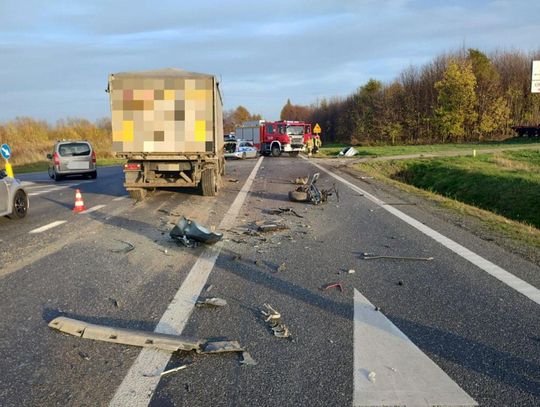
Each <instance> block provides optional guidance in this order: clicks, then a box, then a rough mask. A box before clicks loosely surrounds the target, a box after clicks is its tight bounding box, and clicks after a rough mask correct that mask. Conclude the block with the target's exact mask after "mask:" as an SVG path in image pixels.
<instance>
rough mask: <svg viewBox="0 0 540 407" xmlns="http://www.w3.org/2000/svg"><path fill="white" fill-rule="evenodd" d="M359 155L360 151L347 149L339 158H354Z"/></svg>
mask: <svg viewBox="0 0 540 407" xmlns="http://www.w3.org/2000/svg"><path fill="white" fill-rule="evenodd" d="M357 154H358V150H357V149H356V148H354V147H345V148H344V149H343V150H341V151H340V152H339V154H338V155H339V156H342V157H353V156H355V155H357Z"/></svg>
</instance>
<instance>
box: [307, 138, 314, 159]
mask: <svg viewBox="0 0 540 407" xmlns="http://www.w3.org/2000/svg"><path fill="white" fill-rule="evenodd" d="M313 146H314V143H313V137H310V138H308V140H307V143H306V148H307V151H308V157H311V152H312V151H313Z"/></svg>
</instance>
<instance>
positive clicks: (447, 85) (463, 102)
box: [435, 60, 478, 141]
mask: <svg viewBox="0 0 540 407" xmlns="http://www.w3.org/2000/svg"><path fill="white" fill-rule="evenodd" d="M475 87H476V78H475V76H474V73H473V71H472V65H471V63H470V61H458V60H455V61H452V62H450V64H449V65H448V68H447V69H446V71H445V73H444V77H443V79H442V80H440V81H438V82H437V83H435V89H437V91H438V96H437V104H438V107H437V108H436V109H435V114H436V119H437V124H438V128H439V130H440V132H441V133H442V136H443V137H445V138H447V137H448V138H451V139H453V140H456V141H462V140H463V139H464V138H465V136H466V134H467V133H468V132H470V131H471V130H472V128H473V126H474V124H475V123H476V120H477V117H478V114H477V113H476V110H475V108H476V103H477V99H476V93H475Z"/></svg>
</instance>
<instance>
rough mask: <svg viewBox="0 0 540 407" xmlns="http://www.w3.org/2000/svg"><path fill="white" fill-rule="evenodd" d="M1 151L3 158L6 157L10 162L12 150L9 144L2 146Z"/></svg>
mask: <svg viewBox="0 0 540 407" xmlns="http://www.w3.org/2000/svg"><path fill="white" fill-rule="evenodd" d="M0 151H1V152H2V157H4V158H5V159H6V160H9V157H11V148H9V146H8V145H7V144H2V147H0Z"/></svg>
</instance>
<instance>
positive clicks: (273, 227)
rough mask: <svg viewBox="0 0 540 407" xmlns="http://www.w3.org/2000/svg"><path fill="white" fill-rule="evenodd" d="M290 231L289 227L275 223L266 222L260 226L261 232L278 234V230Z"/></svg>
mask: <svg viewBox="0 0 540 407" xmlns="http://www.w3.org/2000/svg"><path fill="white" fill-rule="evenodd" d="M284 229H289V228H288V227H287V226H285V225H282V224H279V223H274V222H265V223H263V224H261V225H259V231H260V232H277V231H278V230H284Z"/></svg>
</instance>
